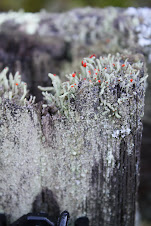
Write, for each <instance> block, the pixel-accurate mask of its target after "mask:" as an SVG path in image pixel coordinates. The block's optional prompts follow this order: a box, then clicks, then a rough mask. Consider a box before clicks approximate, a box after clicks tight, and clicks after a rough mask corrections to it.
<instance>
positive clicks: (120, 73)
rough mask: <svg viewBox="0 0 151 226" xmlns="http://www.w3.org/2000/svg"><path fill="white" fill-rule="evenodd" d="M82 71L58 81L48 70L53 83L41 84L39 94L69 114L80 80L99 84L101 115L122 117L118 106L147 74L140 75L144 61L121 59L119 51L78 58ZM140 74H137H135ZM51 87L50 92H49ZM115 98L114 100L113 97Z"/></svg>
mask: <svg viewBox="0 0 151 226" xmlns="http://www.w3.org/2000/svg"><path fill="white" fill-rule="evenodd" d="M81 64H82V66H81V72H72V73H71V74H69V75H66V77H67V78H68V81H66V82H63V83H62V82H61V80H60V79H59V77H58V76H56V75H54V74H51V73H49V74H48V76H49V77H50V78H51V79H52V84H53V87H41V86H38V88H39V89H40V90H42V91H43V92H42V94H43V95H44V99H45V100H46V102H47V104H46V105H43V107H46V106H47V105H51V106H54V105H55V106H57V108H58V109H59V111H61V112H62V113H63V114H64V115H65V116H69V115H70V100H71V98H73V99H75V98H76V94H77V93H78V90H79V88H80V86H79V84H80V83H87V85H88V86H91V87H92V86H98V87H99V101H100V106H101V107H102V108H103V109H104V110H103V113H102V115H107V116H108V117H112V116H115V117H116V118H121V117H122V115H121V114H120V113H119V111H118V108H119V105H121V104H122V103H123V102H125V101H126V100H128V99H129V98H131V96H132V95H133V96H134V95H135V94H136V93H135V89H134V87H137V86H139V85H140V84H141V83H143V82H145V80H146V78H147V76H148V75H146V76H145V77H143V78H141V79H140V72H141V70H142V69H143V62H140V61H139V62H137V63H130V62H128V59H125V60H123V57H122V55H120V54H119V53H117V54H116V56H114V55H113V56H112V55H111V54H109V55H108V56H107V57H102V56H100V57H99V58H96V56H95V54H93V55H91V56H90V57H87V58H84V59H83V60H82V62H81ZM138 75H139V76H138ZM114 90H115V91H116V92H117V97H116V98H115V97H114V98H113V100H112V99H111V97H110V96H111V95H110V93H111V92H114ZM117 90H119V93H120V94H119V93H118V91H117ZM48 91H53V93H50V92H49V93H48ZM115 99H116V100H115Z"/></svg>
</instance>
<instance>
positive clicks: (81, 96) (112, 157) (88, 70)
mask: <svg viewBox="0 0 151 226" xmlns="http://www.w3.org/2000/svg"><path fill="white" fill-rule="evenodd" d="M127 58H128V60H126V57H124V56H121V55H117V56H111V55H108V57H100V58H99V59H96V57H95V56H94V55H92V56H91V57H90V58H85V59H84V60H83V61H82V72H81V73H80V74H78V72H77V73H72V74H70V75H69V76H68V79H69V82H65V83H63V84H62V83H61V82H60V81H59V78H58V77H57V76H55V75H52V74H51V75H50V77H51V78H52V82H53V85H54V88H55V92H56V93H55V96H54V97H53V96H52V95H49V94H46V93H45V92H44V93H43V94H44V95H45V97H46V101H47V104H48V107H46V106H45V105H42V106H41V108H42V110H40V107H39V106H38V105H37V107H36V106H34V104H31V103H30V102H31V101H26V100H25V102H24V103H25V106H22V107H21V106H20V107H19V106H16V105H15V103H13V104H9V103H7V102H4V100H3V98H2V103H1V106H0V112H1V114H0V115H1V127H0V138H1V141H0V142H1V155H0V157H1V171H0V178H1V183H0V191H1V207H0V209H1V210H2V211H4V212H5V213H6V214H7V215H8V216H9V217H10V221H13V220H14V219H16V218H18V217H20V216H21V215H22V214H26V213H28V212H29V211H32V210H34V211H45V212H48V213H49V214H50V215H53V216H55V217H56V218H57V216H58V215H59V212H60V211H63V210H64V209H67V210H68V211H69V212H70V214H71V220H70V224H71V225H73V222H74V220H75V219H76V218H77V217H80V216H85V215H86V216H88V218H89V220H90V226H93V225H98V226H99V225H103V226H108V225H119V226H132V225H134V221H135V205H136V200H137V188H138V181H139V155H140V152H139V151H140V142H141V134H142V122H141V117H142V116H143V110H144V92H145V79H146V75H145V74H144V65H143V57H142V56H141V55H134V56H131V57H129V56H127ZM136 59H137V60H136ZM3 73H4V72H3ZM2 75H3V74H2ZM1 78H2V91H4V92H2V95H4V94H5V92H6V91H5V89H6V87H5V86H6V82H4V83H3V78H4V75H3V76H1ZM4 80H5V81H6V79H4ZM19 82H20V81H19ZM19 82H18V83H17V86H18V89H19V88H20V87H24V86H25V85H24V86H22V84H21V83H19ZM11 83H14V84H16V81H15V80H14V82H13V81H12V82H11ZM8 84H9V83H8ZM3 87H5V88H3ZM41 89H42V88H41ZM16 95H18V96H19V95H21V96H22V94H20V93H18V94H16ZM23 95H24V94H23ZM23 97H24V98H25V96H23ZM14 98H16V97H15V96H14V97H12V101H13V100H15V99H14ZM22 99H23V98H21V100H22ZM23 100H24V99H23ZM18 101H20V99H19V98H18ZM52 102H53V104H54V106H55V105H56V107H57V108H59V112H56V113H55V112H53V110H54V106H53V105H52V104H51V105H50V103H52ZM18 105H20V102H18Z"/></svg>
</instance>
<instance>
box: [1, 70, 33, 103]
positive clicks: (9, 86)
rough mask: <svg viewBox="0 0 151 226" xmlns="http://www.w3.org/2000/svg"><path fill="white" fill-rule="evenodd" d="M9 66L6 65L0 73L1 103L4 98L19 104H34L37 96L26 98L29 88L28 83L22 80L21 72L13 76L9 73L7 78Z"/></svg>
mask: <svg viewBox="0 0 151 226" xmlns="http://www.w3.org/2000/svg"><path fill="white" fill-rule="evenodd" d="M8 71H9V68H8V67H6V68H4V69H3V71H2V72H1V73H0V104H1V103H2V101H3V100H4V99H8V100H10V101H13V102H15V103H16V104H19V105H25V104H26V103H27V104H34V102H35V97H33V96H30V98H29V100H27V99H26V97H27V94H28V90H27V84H26V83H25V82H23V81H21V75H20V74H19V72H16V74H15V75H14V76H13V75H12V73H9V76H8V78H7V73H8Z"/></svg>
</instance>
